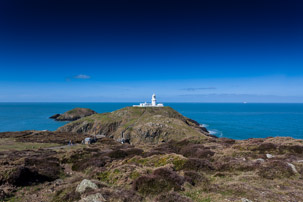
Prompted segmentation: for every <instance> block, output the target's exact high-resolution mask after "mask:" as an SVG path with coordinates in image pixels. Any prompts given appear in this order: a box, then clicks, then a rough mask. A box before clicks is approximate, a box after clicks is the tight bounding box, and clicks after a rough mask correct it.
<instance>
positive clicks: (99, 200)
mask: <svg viewBox="0 0 303 202" xmlns="http://www.w3.org/2000/svg"><path fill="white" fill-rule="evenodd" d="M105 201H106V200H105V198H104V197H103V196H102V194H100V193H96V194H91V195H88V196H86V197H84V198H82V199H81V200H80V201H79V202H105Z"/></svg>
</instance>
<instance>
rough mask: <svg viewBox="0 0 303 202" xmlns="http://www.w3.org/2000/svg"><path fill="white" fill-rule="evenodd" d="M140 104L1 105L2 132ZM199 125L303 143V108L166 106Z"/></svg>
mask: <svg viewBox="0 0 303 202" xmlns="http://www.w3.org/2000/svg"><path fill="white" fill-rule="evenodd" d="M133 104H137V103H0V132H5V131H22V130H51V131H52V130H56V129H57V128H58V127H60V126H62V125H64V124H66V123H67V122H57V121H54V120H52V119H49V117H50V116H52V115H54V114H57V113H64V112H65V111H68V110H70V109H73V108H75V107H85V108H90V109H93V110H95V111H96V112H98V113H103V112H111V111H114V110H117V109H120V108H123V107H126V106H132V105H133ZM164 104H165V106H170V107H172V108H174V109H175V110H177V111H178V112H180V113H181V114H183V115H184V116H186V117H189V118H191V119H194V120H196V121H198V122H199V123H200V124H201V125H203V126H205V127H206V128H207V129H208V130H209V132H210V133H211V134H213V135H216V136H218V137H227V138H233V139H239V140H240V139H248V138H265V137H275V136H290V137H293V138H296V139H303V104H273V103H272V104H271V103H266V104H263V103H262V104H261V103H164Z"/></svg>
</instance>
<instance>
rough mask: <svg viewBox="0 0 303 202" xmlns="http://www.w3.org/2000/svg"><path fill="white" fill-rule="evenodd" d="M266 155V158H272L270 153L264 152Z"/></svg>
mask: <svg viewBox="0 0 303 202" xmlns="http://www.w3.org/2000/svg"><path fill="white" fill-rule="evenodd" d="M266 157H267V158H268V159H271V158H273V157H274V156H273V155H271V154H266Z"/></svg>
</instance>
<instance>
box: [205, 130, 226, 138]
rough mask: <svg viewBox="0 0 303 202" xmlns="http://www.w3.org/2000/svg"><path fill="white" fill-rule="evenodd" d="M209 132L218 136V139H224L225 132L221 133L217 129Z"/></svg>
mask: <svg viewBox="0 0 303 202" xmlns="http://www.w3.org/2000/svg"><path fill="white" fill-rule="evenodd" d="M208 132H209V134H211V135H216V136H218V137H222V136H223V132H222V131H219V130H217V129H212V130H208Z"/></svg>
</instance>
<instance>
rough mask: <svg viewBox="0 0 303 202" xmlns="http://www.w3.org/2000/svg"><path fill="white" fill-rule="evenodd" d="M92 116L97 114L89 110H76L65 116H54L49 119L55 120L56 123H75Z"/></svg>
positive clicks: (68, 112) (64, 114)
mask: <svg viewBox="0 0 303 202" xmlns="http://www.w3.org/2000/svg"><path fill="white" fill-rule="evenodd" d="M92 114H96V112H95V111H93V110H91V109H88V108H75V109H72V110H69V111H67V112H65V113H63V114H54V115H52V116H51V117H49V118H50V119H55V120H56V121H75V120H77V119H80V118H83V117H86V116H90V115H92Z"/></svg>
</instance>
